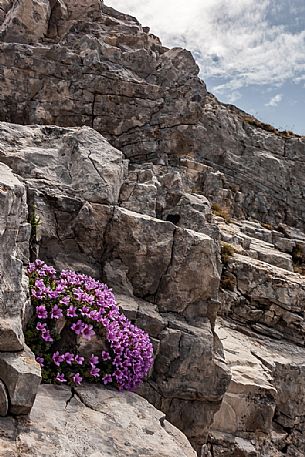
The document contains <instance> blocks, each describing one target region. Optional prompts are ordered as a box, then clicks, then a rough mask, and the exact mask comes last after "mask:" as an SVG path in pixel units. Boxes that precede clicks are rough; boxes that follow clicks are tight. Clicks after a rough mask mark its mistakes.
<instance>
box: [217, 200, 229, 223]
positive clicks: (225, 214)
mask: <svg viewBox="0 0 305 457" xmlns="http://www.w3.org/2000/svg"><path fill="white" fill-rule="evenodd" d="M212 211H213V214H214V215H215V216H219V217H222V218H223V219H224V220H225V222H226V223H227V224H229V223H230V222H231V220H232V219H231V214H230V209H229V208H228V207H227V206H221V205H220V204H219V203H213V204H212Z"/></svg>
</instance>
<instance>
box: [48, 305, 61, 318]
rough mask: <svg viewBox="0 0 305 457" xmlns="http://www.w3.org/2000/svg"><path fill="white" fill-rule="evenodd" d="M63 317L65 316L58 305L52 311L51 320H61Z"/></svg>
mask: <svg viewBox="0 0 305 457" xmlns="http://www.w3.org/2000/svg"><path fill="white" fill-rule="evenodd" d="M62 316H63V314H62V310H61V309H60V308H59V306H58V305H54V306H53V308H52V311H51V318H52V319H59V318H60V317H62Z"/></svg>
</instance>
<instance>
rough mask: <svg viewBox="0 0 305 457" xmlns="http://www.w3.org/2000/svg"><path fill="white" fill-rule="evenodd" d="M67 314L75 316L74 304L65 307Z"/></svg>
mask: <svg viewBox="0 0 305 457" xmlns="http://www.w3.org/2000/svg"><path fill="white" fill-rule="evenodd" d="M67 316H68V317H76V316H77V314H76V307H75V306H72V305H71V306H69V308H68V309H67Z"/></svg>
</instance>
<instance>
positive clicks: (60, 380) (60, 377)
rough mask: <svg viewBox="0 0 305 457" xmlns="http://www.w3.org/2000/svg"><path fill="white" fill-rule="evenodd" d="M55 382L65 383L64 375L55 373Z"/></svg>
mask: <svg viewBox="0 0 305 457" xmlns="http://www.w3.org/2000/svg"><path fill="white" fill-rule="evenodd" d="M55 381H58V382H67V380H66V378H65V375H64V374H63V373H57V376H56V378H55Z"/></svg>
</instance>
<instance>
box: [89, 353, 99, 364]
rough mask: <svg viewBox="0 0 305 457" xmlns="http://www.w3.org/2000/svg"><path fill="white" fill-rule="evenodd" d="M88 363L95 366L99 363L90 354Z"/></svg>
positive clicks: (95, 357) (96, 358)
mask: <svg viewBox="0 0 305 457" xmlns="http://www.w3.org/2000/svg"><path fill="white" fill-rule="evenodd" d="M89 362H90V365H93V366H95V365H97V364H98V363H99V358H98V357H97V356H96V355H94V354H92V355H91V357H90V359H89Z"/></svg>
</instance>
